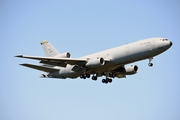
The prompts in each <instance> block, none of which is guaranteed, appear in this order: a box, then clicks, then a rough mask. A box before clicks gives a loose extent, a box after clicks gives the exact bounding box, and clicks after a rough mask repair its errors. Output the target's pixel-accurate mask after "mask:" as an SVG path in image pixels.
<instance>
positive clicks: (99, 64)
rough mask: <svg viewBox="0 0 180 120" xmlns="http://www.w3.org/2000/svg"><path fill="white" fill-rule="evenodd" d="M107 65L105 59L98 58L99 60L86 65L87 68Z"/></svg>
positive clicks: (93, 60)
mask: <svg viewBox="0 0 180 120" xmlns="http://www.w3.org/2000/svg"><path fill="white" fill-rule="evenodd" d="M104 64H105V60H104V59H103V58H98V59H92V60H89V61H88V62H87V63H86V66H87V67H98V66H103V65H104Z"/></svg>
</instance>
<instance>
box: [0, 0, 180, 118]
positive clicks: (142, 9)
mask: <svg viewBox="0 0 180 120" xmlns="http://www.w3.org/2000/svg"><path fill="white" fill-rule="evenodd" d="M179 5H180V3H179V1H178V0H171V1H170V0H169V1H168V0H167V1H163V0H151V1H144V0H136V1H127V0H126V1H125V0H124V1H121V0H111V1H108V0H91V1H83V0H76V1H75V0H74V1H70V0H67V1H64V0H51V1H43V0H42V1H40V0H31V1H26V0H16V1H15V0H2V1H0V16H1V17H0V42H1V47H0V54H1V60H0V61H1V68H0V69H1V79H0V98H1V99H0V119H1V120H32V119H34V120H50V119H51V120H52V119H53V120H59V119H61V120H70V119H73V120H84V119H86V120H92V119H93V120H101V119H102V120H109V119H111V120H120V119H122V120H132V119H133V120H179V119H180V114H179V113H180V102H179V101H180V87H179V85H180V81H179V80H180V77H179V74H180V71H179V67H180V64H179V61H180V54H179V53H178V52H179V45H180V42H179V38H180V22H179V21H180V14H179V13H180V7H179ZM150 37H166V38H168V39H169V40H171V41H172V42H173V46H172V47H171V48H170V49H169V50H168V51H166V52H165V53H163V54H161V55H159V56H157V57H155V58H154V59H153V63H154V66H153V67H152V68H150V67H148V65H147V64H148V60H144V61H140V62H136V63H133V65H138V67H139V72H138V73H137V74H136V75H133V76H127V78H123V79H114V80H113V83H111V84H108V85H105V84H102V83H101V78H99V80H98V81H96V82H95V81H92V80H91V79H86V80H81V79H76V80H71V79H66V80H61V79H41V78H39V76H40V74H42V72H41V71H36V70H33V69H29V68H25V67H21V66H19V64H20V63H32V64H38V61H34V60H27V59H18V58H15V57H13V56H15V55H17V54H26V55H39V56H44V53H43V50H42V48H41V46H40V41H41V40H44V39H48V40H49V41H50V43H51V44H53V45H54V46H55V47H56V48H57V49H58V50H59V51H60V52H61V53H63V52H70V53H71V55H72V57H81V56H83V55H86V54H90V53H94V52H98V51H101V50H105V49H108V48H112V47H116V46H120V45H123V44H126V43H130V42H134V41H136V40H139V39H145V38H150Z"/></svg>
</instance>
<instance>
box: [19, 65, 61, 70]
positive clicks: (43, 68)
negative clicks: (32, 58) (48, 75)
mask: <svg viewBox="0 0 180 120" xmlns="http://www.w3.org/2000/svg"><path fill="white" fill-rule="evenodd" d="M20 65H22V66H25V67H29V68H33V69H36V70H40V71H44V72H55V71H58V70H59V69H56V68H52V67H45V66H39V65H33V64H27V63H24V64H20Z"/></svg>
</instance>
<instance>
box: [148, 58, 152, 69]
mask: <svg viewBox="0 0 180 120" xmlns="http://www.w3.org/2000/svg"><path fill="white" fill-rule="evenodd" d="M152 59H153V57H150V58H149V63H148V65H149V66H150V67H152V66H153V63H151V61H152Z"/></svg>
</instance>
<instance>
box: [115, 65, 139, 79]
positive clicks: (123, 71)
mask: <svg viewBox="0 0 180 120" xmlns="http://www.w3.org/2000/svg"><path fill="white" fill-rule="evenodd" d="M115 71H117V73H118V74H116V77H118V78H124V77H126V75H133V74H136V73H137V71H138V66H137V65H131V66H125V67H123V66H122V67H120V68H117V69H116V70H115Z"/></svg>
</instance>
